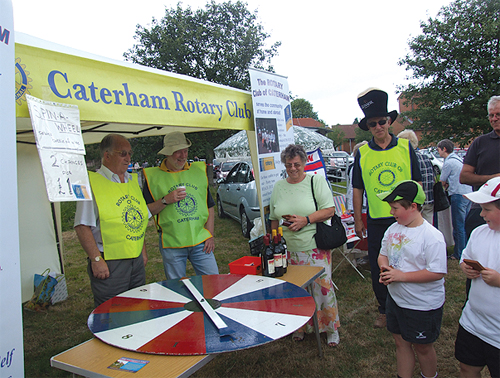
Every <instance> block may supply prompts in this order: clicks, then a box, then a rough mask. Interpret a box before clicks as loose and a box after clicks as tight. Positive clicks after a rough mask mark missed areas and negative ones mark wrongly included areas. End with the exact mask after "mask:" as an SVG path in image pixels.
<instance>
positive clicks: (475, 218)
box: [460, 96, 500, 239]
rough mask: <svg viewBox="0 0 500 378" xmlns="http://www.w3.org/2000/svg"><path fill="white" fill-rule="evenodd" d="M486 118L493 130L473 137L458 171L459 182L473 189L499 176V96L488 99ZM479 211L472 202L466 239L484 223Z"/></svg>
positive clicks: (477, 206) (466, 225)
mask: <svg viewBox="0 0 500 378" xmlns="http://www.w3.org/2000/svg"><path fill="white" fill-rule="evenodd" d="M488 119H489V121H490V125H491V127H492V128H493V130H492V131H491V132H490V133H488V134H485V135H481V136H480V137H477V138H476V139H474V141H473V142H472V144H471V145H470V147H469V149H468V150H467V154H466V155H465V157H464V165H463V167H462V171H461V173H460V182H461V183H462V184H468V185H472V186H473V187H474V191H477V190H478V189H479V188H480V187H481V185H483V184H484V183H485V182H486V181H488V180H489V179H491V178H493V177H497V176H500V96H492V97H491V98H490V100H489V101H488ZM480 213H481V207H480V206H479V205H478V204H476V203H473V204H472V205H471V209H470V211H469V214H468V215H467V219H466V221H465V230H466V233H467V239H468V238H469V236H470V233H471V232H472V230H473V229H474V228H476V227H477V226H479V225H481V224H484V220H483V218H482V217H481V216H480V215H479V214H480Z"/></svg>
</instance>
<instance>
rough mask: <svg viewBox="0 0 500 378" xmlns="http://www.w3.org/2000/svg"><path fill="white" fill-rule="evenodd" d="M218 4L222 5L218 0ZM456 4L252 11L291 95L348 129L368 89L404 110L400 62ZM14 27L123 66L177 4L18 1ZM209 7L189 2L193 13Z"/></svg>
mask: <svg viewBox="0 0 500 378" xmlns="http://www.w3.org/2000/svg"><path fill="white" fill-rule="evenodd" d="M216 1H217V2H219V1H220V0H216ZM450 2H451V1H450V0H419V1H412V2H409V1H401V0H379V1H372V0H358V1H342V2H339V1H338V0H334V1H326V0H308V1H300V2H299V1H288V2H285V1H278V0H248V1H247V3H248V8H249V9H250V10H258V17H259V19H260V21H261V22H262V24H263V25H264V27H265V30H266V31H267V32H268V33H269V34H271V38H270V39H269V41H270V42H275V41H281V42H282V45H281V47H280V48H279V50H278V52H279V55H278V56H277V57H275V58H274V60H273V64H274V66H275V70H276V73H278V74H280V75H283V76H287V77H288V84H289V88H290V91H291V92H292V95H293V96H295V97H301V98H305V99H306V100H308V101H310V102H311V104H312V105H313V108H314V110H315V111H316V112H318V116H319V118H320V119H322V120H323V121H325V122H326V124H328V125H336V124H338V123H340V124H350V123H352V122H353V120H354V119H355V118H356V117H358V118H359V119H361V118H363V113H362V112H361V110H360V109H359V107H358V105H357V101H356V98H357V95H358V94H359V93H360V92H362V91H363V90H365V89H366V88H368V87H379V88H381V89H383V90H385V91H386V92H388V93H389V111H391V110H394V109H396V110H397V109H398V105H397V101H396V99H397V95H396V87H397V85H401V84H404V83H405V78H406V76H407V75H408V73H407V72H406V71H405V69H404V67H399V66H398V64H397V62H398V60H399V59H400V58H402V57H404V56H405V55H406V53H407V52H408V40H409V38H410V37H415V36H417V35H419V34H421V30H420V22H421V21H426V20H427V19H428V18H429V17H433V18H434V17H436V15H437V13H438V11H439V9H440V8H441V7H442V6H444V5H448V4H450ZM12 3H13V7H14V27H15V30H16V31H19V32H23V33H26V34H30V35H33V36H36V37H38V38H42V39H45V40H48V41H51V42H55V43H58V44H61V45H65V46H70V47H72V48H75V49H79V50H83V51H86V52H90V53H93V54H97V55H101V56H105V57H108V58H113V59H117V60H124V59H123V53H124V52H125V51H126V50H128V49H129V48H131V47H132V45H133V44H134V39H133V37H134V34H135V30H136V25H137V24H140V25H142V26H147V25H149V24H150V23H151V20H152V18H153V17H155V18H157V19H160V18H162V17H163V15H164V14H165V7H168V8H171V7H175V6H176V4H177V1H176V0H143V1H131V0H83V1H81V0H80V1H75V0H12ZM206 3H207V1H205V0H185V1H184V2H183V4H184V5H190V6H191V8H193V9H195V8H199V7H204V5H205V4H206Z"/></svg>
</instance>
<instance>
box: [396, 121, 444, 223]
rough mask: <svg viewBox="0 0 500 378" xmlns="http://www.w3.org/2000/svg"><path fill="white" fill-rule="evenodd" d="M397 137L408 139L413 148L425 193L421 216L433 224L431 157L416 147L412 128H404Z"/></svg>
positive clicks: (433, 178) (433, 180) (433, 174)
mask: <svg viewBox="0 0 500 378" xmlns="http://www.w3.org/2000/svg"><path fill="white" fill-rule="evenodd" d="M398 138H403V139H408V140H409V141H410V143H411V146H412V147H413V149H414V150H415V154H416V155H417V158H418V164H419V165H420V173H421V174H422V187H423V188H424V193H425V202H424V204H423V205H422V216H423V217H424V219H425V220H426V221H427V222H429V223H430V224H433V220H434V191H433V188H434V183H435V182H436V179H437V178H436V175H435V173H434V169H433V167H432V163H431V159H429V157H428V156H426V155H423V154H421V153H420V152H419V151H418V150H417V148H418V138H417V134H415V132H414V131H413V130H410V129H406V130H403V131H401V132H400V133H399V134H398Z"/></svg>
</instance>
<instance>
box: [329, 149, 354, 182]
mask: <svg viewBox="0 0 500 378" xmlns="http://www.w3.org/2000/svg"><path fill="white" fill-rule="evenodd" d="M324 159H325V168H326V176H327V177H328V179H329V180H330V181H334V182H336V181H341V180H342V178H343V177H345V172H346V169H347V167H348V166H349V165H350V164H352V163H354V157H352V156H351V155H349V154H348V153H347V152H345V151H335V152H333V153H331V154H329V155H325V158H324Z"/></svg>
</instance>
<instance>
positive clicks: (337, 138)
mask: <svg viewBox="0 0 500 378" xmlns="http://www.w3.org/2000/svg"><path fill="white" fill-rule="evenodd" d="M326 136H327V138H330V139H331V140H332V141H333V145H334V146H335V149H338V148H339V147H342V143H343V142H344V139H345V133H344V131H343V130H342V129H341V128H340V127H334V128H332V131H330V132H329V133H328V134H326Z"/></svg>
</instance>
